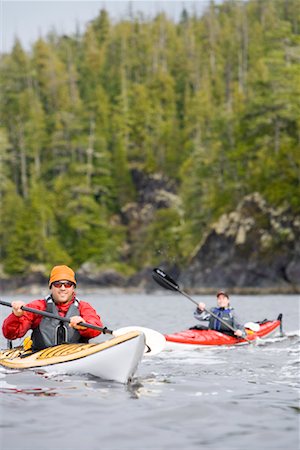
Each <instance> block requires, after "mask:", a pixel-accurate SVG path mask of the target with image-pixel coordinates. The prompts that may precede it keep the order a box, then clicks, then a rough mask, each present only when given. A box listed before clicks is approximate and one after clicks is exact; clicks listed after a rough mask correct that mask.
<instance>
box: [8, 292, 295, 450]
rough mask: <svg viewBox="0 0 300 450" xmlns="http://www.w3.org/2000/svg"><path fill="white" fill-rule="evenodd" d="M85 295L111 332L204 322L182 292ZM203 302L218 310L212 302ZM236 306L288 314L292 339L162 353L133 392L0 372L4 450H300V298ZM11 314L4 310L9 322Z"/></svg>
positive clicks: (83, 380) (149, 362)
mask: <svg viewBox="0 0 300 450" xmlns="http://www.w3.org/2000/svg"><path fill="white" fill-rule="evenodd" d="M77 294H78V297H79V298H81V299H82V300H86V301H88V302H90V303H91V304H92V305H93V306H94V307H95V308H96V309H97V311H98V312H99V313H100V315H101V317H102V320H103V323H104V324H105V325H106V326H107V327H109V328H112V329H117V328H121V327H124V326H129V325H139V326H143V327H148V328H153V329H155V330H157V331H160V332H161V333H171V332H174V331H180V330H183V329H186V328H188V327H190V326H191V325H193V324H195V323H196V322H195V320H194V319H193V311H194V306H193V305H192V304H191V303H190V302H189V301H188V300H187V299H186V298H185V297H183V296H181V295H180V294H176V293H171V294H169V293H162V292H157V293H153V294H148V295H146V294H140V295H138V294H120V293H117V292H115V293H114V292H108V291H107V292H104V291H99V292H82V291H80V290H78V292H77ZM35 298H39V296H32V295H30V296H26V297H25V296H24V295H20V294H19V295H13V296H9V295H8V294H7V293H6V294H5V295H3V296H2V297H1V299H2V300H6V301H12V300H23V301H26V302H29V301H31V300H33V299H35ZM193 298H194V299H195V300H197V301H200V297H198V296H194V297H193ZM201 301H205V302H206V304H207V306H208V307H210V306H213V305H214V304H215V299H214V298H213V297H212V296H202V297H201ZM231 303H232V305H233V306H234V307H235V309H236V311H237V312H238V314H239V316H241V317H242V318H244V319H245V321H255V320H263V319H265V318H268V319H274V318H276V317H277V316H278V314H279V313H283V330H284V332H285V334H286V335H285V336H284V337H278V338H277V337H274V338H270V339H269V340H265V341H260V342H259V343H258V344H257V345H245V346H240V347H228V348H210V349H197V350H196V349H195V350H188V351H182V350H181V351H168V352H162V353H160V354H159V355H156V356H152V357H148V358H144V359H143V361H142V363H141V365H140V366H139V369H138V371H137V373H136V376H135V378H134V380H133V382H132V383H131V384H130V385H128V386H124V385H120V384H118V383H111V382H107V381H102V380H99V379H96V378H93V377H91V376H79V375H74V376H70V375H55V374H53V375H52V374H48V375H43V374H42V373H39V372H38V371H37V372H33V371H24V372H18V371H12V372H11V371H8V370H4V369H3V368H2V369H1V368H0V395H1V403H0V415H1V428H0V447H1V449H2V450H10V449H14V450H53V449H57V450H58V449H59V450H60V449H64V450H69V449H70V450H71V449H72V450H76V449H82V448H86V449H89V450H99V449H102V448H103V449H105V450H127V449H128V450H129V449H130V450H132V449H139V450H148V449H149V450H152V449H153V450H154V449H155V450H165V449H166V450H167V449H171V448H173V449H181V450H194V449H195V450H196V449H212V450H233V449H234V450H235V449H236V450H241V449H243V448H250V449H251V448H252V449H272V450H275V449H286V450H298V449H299V442H300V440H299V417H300V415H299V412H300V407H299V381H300V380H299V328H300V327H299V305H300V303H299V296H292V295H290V296H284V295H281V296H232V298H231ZM9 313H10V310H9V308H5V307H4V306H3V307H2V306H1V307H0V318H1V323H2V321H3V318H4V317H6V315H8V314H9ZM97 340H99V338H98V339H97ZM0 342H1V347H2V348H4V347H6V341H5V339H4V338H3V337H1V340H0ZM15 344H16V345H17V344H19V342H16V343H15Z"/></svg>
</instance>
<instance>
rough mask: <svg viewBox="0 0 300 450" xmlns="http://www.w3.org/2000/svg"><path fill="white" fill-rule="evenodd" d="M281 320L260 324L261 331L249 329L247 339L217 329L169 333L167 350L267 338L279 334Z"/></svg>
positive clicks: (237, 343) (234, 343)
mask: <svg viewBox="0 0 300 450" xmlns="http://www.w3.org/2000/svg"><path fill="white" fill-rule="evenodd" d="M280 326H281V320H279V319H277V320H272V321H271V320H270V321H267V322H265V323H262V324H261V325H260V329H259V331H252V330H247V329H246V331H247V340H245V339H240V338H237V337H235V336H232V335H228V334H224V333H220V332H219V331H215V330H197V329H192V330H185V331H181V332H179V333H173V334H167V335H165V338H166V350H177V349H183V350H184V349H186V350H187V349H191V348H198V347H199V348H200V347H206V348H207V347H220V346H228V345H229V346H231V345H244V344H247V343H248V341H255V340H256V339H258V338H260V339H262V338H267V337H270V336H274V335H275V334H278V331H279V329H280Z"/></svg>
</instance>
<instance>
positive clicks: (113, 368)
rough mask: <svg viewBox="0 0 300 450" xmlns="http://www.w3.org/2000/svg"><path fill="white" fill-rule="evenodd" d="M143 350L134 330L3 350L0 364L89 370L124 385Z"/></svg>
mask: <svg viewBox="0 0 300 450" xmlns="http://www.w3.org/2000/svg"><path fill="white" fill-rule="evenodd" d="M144 350H145V337H144V335H143V333H141V332H138V331H135V332H130V333H126V334H124V335H121V336H118V337H115V338H112V339H109V340H107V341H105V342H102V343H99V344H61V345H57V346H55V347H49V348H46V349H44V350H40V351H38V352H35V353H31V354H28V353H26V352H25V351H24V350H23V348H15V349H11V350H4V351H1V352H0V365H1V366H3V367H5V368H10V369H19V370H23V369H37V368H39V369H42V370H45V371H46V372H54V373H68V374H74V373H77V374H78V373H79V374H80V373H82V374H87V373H88V374H91V375H94V376H96V377H100V378H102V379H104V380H111V381H116V382H119V383H124V384H126V383H128V382H129V381H130V380H131V378H132V377H133V375H134V374H135V372H136V370H137V368H138V365H139V363H140V361H141V359H142V357H143V354H144ZM26 355H28V356H26Z"/></svg>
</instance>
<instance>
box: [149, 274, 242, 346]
mask: <svg viewBox="0 0 300 450" xmlns="http://www.w3.org/2000/svg"><path fill="white" fill-rule="evenodd" d="M152 277H153V279H154V280H155V281H156V282H157V283H158V284H159V285H160V286H162V287H164V288H166V289H170V290H171V291H177V292H179V293H180V294H182V295H184V296H185V297H186V298H187V299H189V300H190V301H191V302H193V303H194V304H195V305H197V306H198V303H197V302H196V301H195V300H194V299H192V297H190V296H189V295H188V294H186V293H185V292H184V291H182V290H180V288H179V286H178V284H177V283H176V282H175V281H174V280H173V279H172V278H171V277H170V276H169V275H167V274H166V273H165V272H164V271H163V270H161V269H159V268H155V269H153V272H152ZM204 311H206V312H207V313H208V314H210V315H211V316H212V317H214V318H215V319H217V320H219V321H220V322H221V323H222V324H223V325H225V326H226V327H227V328H229V329H230V330H231V331H233V332H235V331H237V330H236V329H235V328H233V327H232V326H231V325H229V323H227V322H225V321H224V320H222V319H221V318H220V317H218V316H217V315H216V314H214V313H213V312H211V311H208V310H207V309H205V308H204ZM245 339H246V340H247V338H245Z"/></svg>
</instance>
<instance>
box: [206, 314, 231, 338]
mask: <svg viewBox="0 0 300 450" xmlns="http://www.w3.org/2000/svg"><path fill="white" fill-rule="evenodd" d="M211 312H213V313H214V314H215V315H216V316H218V317H220V319H222V320H224V321H225V322H226V323H228V325H231V326H232V327H233V326H234V318H233V314H232V308H228V309H225V308H212V309H211ZM208 327H209V329H211V330H216V331H220V332H221V333H228V334H229V329H228V328H227V327H226V326H225V325H223V323H222V322H220V321H219V320H218V319H216V318H215V317H213V316H210V318H209V326H208ZM230 333H231V334H232V331H230Z"/></svg>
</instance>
